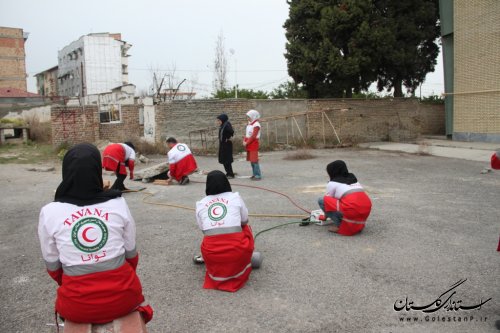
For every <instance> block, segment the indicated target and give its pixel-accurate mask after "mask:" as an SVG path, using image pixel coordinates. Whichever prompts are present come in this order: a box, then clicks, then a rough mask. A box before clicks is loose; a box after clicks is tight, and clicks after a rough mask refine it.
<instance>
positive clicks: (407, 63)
mask: <svg viewBox="0 0 500 333" xmlns="http://www.w3.org/2000/svg"><path fill="white" fill-rule="evenodd" d="M437 1H438V0H289V1H288V4H289V6H290V11H289V18H288V19H287V21H286V22H285V24H284V27H285V29H286V37H287V45H286V50H287V51H286V54H285V57H286V59H287V62H288V73H289V75H290V76H291V77H292V78H293V79H294V81H295V82H296V83H297V84H302V85H303V88H304V89H305V90H306V91H307V93H308V97H310V98H318V97H351V96H352V94H353V93H360V92H361V91H366V90H367V89H368V87H369V85H370V84H371V83H372V82H375V81H377V83H378V88H379V89H380V91H381V90H383V89H384V88H385V89H391V88H394V91H395V96H397V97H398V96H402V91H401V85H402V84H404V85H405V86H406V87H407V88H408V89H409V90H414V89H415V88H416V87H417V86H418V85H419V84H420V83H421V82H422V81H423V80H424V78H425V75H426V74H427V73H428V72H429V71H432V70H433V69H434V65H435V63H436V57H437V51H438V48H437V45H436V44H435V40H436V37H437V36H438V34H439V24H438V14H437Z"/></svg>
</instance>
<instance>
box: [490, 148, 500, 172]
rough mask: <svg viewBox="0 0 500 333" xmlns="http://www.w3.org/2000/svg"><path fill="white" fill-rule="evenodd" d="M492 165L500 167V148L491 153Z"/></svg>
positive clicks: (495, 167)
mask: <svg viewBox="0 0 500 333" xmlns="http://www.w3.org/2000/svg"><path fill="white" fill-rule="evenodd" d="M491 167H492V168H493V169H500V150H499V151H497V152H496V153H493V155H491Z"/></svg>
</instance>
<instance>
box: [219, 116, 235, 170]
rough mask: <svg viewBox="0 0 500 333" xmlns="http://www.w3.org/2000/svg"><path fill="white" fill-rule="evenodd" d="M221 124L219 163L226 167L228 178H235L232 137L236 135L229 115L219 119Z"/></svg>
mask: <svg viewBox="0 0 500 333" xmlns="http://www.w3.org/2000/svg"><path fill="white" fill-rule="evenodd" d="M217 123H218V124H219V163H221V164H222V165H224V170H226V176H227V178H229V179H231V178H234V172H233V166H232V163H233V143H232V142H231V137H232V136H233V135H234V130H233V126H231V123H230V122H229V117H228V116H227V114H225V113H223V114H221V115H219V116H218V117H217Z"/></svg>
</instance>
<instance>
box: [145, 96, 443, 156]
mask: <svg viewBox="0 0 500 333" xmlns="http://www.w3.org/2000/svg"><path fill="white" fill-rule="evenodd" d="M249 109H256V110H258V111H259V112H260V113H261V115H262V118H263V121H262V138H261V139H262V141H263V143H264V144H266V143H271V144H273V143H285V144H286V143H290V144H291V143H294V142H297V141H302V137H304V138H305V140H306V141H313V142H314V143H316V144H319V145H326V146H328V145H332V144H337V143H338V140H337V136H336V135H335V131H336V132H337V134H338V136H339V138H340V140H341V142H342V143H358V142H367V141H380V140H395V141H396V140H410V139H415V138H417V137H418V136H419V135H422V134H433V135H444V131H445V129H444V105H431V104H421V103H419V101H418V100H417V99H380V100H352V99H329V100H246V99H238V100H193V101H171V102H169V103H166V104H162V105H157V106H156V115H155V119H156V131H155V133H156V135H155V140H156V141H163V140H165V138H167V137H169V136H174V137H176V138H177V139H178V140H179V141H183V142H186V143H190V144H192V145H193V148H197V147H198V146H199V145H200V144H202V142H201V141H202V139H201V138H202V134H201V133H200V134H197V133H196V132H195V131H196V130H203V129H208V128H214V127H215V119H216V117H217V115H219V114H220V113H223V112H224V113H226V114H228V116H229V119H230V121H231V123H232V124H233V127H234V128H235V131H236V133H235V137H236V138H238V139H239V138H241V136H242V135H243V133H244V127H245V126H246V117H245V113H246V112H247V111H248V110H249ZM341 110H343V111H341ZM323 112H324V113H323ZM299 113H307V115H300V116H296V117H295V119H293V118H292V117H290V115H291V114H299ZM286 116H288V118H287V119H285V117H286ZM280 118H281V119H280ZM269 119H274V120H269ZM330 122H331V123H332V124H330ZM332 125H333V127H332ZM334 130H335V131H334ZM190 132H191V137H190V135H189V134H190ZM216 134H217V133H216V132H214V133H212V135H210V133H209V134H208V135H207V137H205V138H203V139H204V140H208V141H210V140H213V138H214V136H216ZM208 147H210V145H208ZM198 148H199V147H198Z"/></svg>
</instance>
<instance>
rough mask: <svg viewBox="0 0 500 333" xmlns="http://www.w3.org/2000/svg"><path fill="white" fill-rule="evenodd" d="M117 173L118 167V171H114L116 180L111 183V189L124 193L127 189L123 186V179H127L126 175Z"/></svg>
mask: <svg viewBox="0 0 500 333" xmlns="http://www.w3.org/2000/svg"><path fill="white" fill-rule="evenodd" d="M119 171H120V165H118V169H117V170H116V180H115V182H114V183H113V186H111V189H112V190H119V191H125V190H126V189H127V188H126V187H125V185H123V182H124V181H125V178H127V175H121V174H120V173H119Z"/></svg>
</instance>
